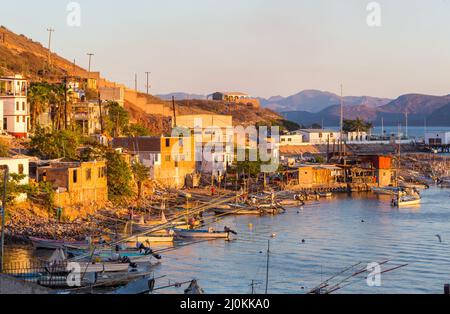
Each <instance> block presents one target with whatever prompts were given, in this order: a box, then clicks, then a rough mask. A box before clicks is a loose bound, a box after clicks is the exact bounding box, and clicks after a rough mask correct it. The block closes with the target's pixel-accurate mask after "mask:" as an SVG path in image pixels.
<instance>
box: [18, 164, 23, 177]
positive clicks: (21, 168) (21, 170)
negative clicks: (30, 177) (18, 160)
mask: <svg viewBox="0 0 450 314" xmlns="http://www.w3.org/2000/svg"><path fill="white" fill-rule="evenodd" d="M18 168H19V169H18V171H17V172H18V173H19V174H20V175H22V174H23V164H19V167H18Z"/></svg>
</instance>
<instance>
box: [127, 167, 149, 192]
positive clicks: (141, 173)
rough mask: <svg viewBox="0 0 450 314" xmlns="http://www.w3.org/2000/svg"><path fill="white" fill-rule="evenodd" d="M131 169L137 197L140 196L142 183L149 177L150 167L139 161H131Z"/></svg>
mask: <svg viewBox="0 0 450 314" xmlns="http://www.w3.org/2000/svg"><path fill="white" fill-rule="evenodd" d="M131 170H132V171H133V177H134V181H135V182H136V185H137V189H138V195H137V197H138V199H141V197H142V185H143V184H144V182H145V181H147V180H148V178H149V177H150V168H148V167H146V166H144V165H143V164H141V163H140V162H139V161H135V162H133V164H132V166H131Z"/></svg>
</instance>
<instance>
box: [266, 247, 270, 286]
mask: <svg viewBox="0 0 450 314" xmlns="http://www.w3.org/2000/svg"><path fill="white" fill-rule="evenodd" d="M269 257H270V240H267V266H266V294H267V291H268V290H269Z"/></svg>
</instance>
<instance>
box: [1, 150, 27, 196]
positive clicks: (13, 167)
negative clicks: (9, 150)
mask: <svg viewBox="0 0 450 314" xmlns="http://www.w3.org/2000/svg"><path fill="white" fill-rule="evenodd" d="M0 165H1V166H8V169H9V173H10V174H19V175H24V177H23V179H22V180H21V181H20V182H19V183H20V184H28V182H29V175H30V174H29V158H28V157H21V156H17V157H1V158H0ZM26 199H27V195H26V194H21V195H19V196H18V197H17V198H16V202H23V201H25V200H26Z"/></svg>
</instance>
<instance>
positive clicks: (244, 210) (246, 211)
mask: <svg viewBox="0 0 450 314" xmlns="http://www.w3.org/2000/svg"><path fill="white" fill-rule="evenodd" d="M214 212H215V213H216V214H217V215H227V214H228V215H258V216H260V215H262V213H263V212H262V211H261V210H260V209H258V208H249V207H241V208H240V209H239V208H230V209H225V208H214Z"/></svg>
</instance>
